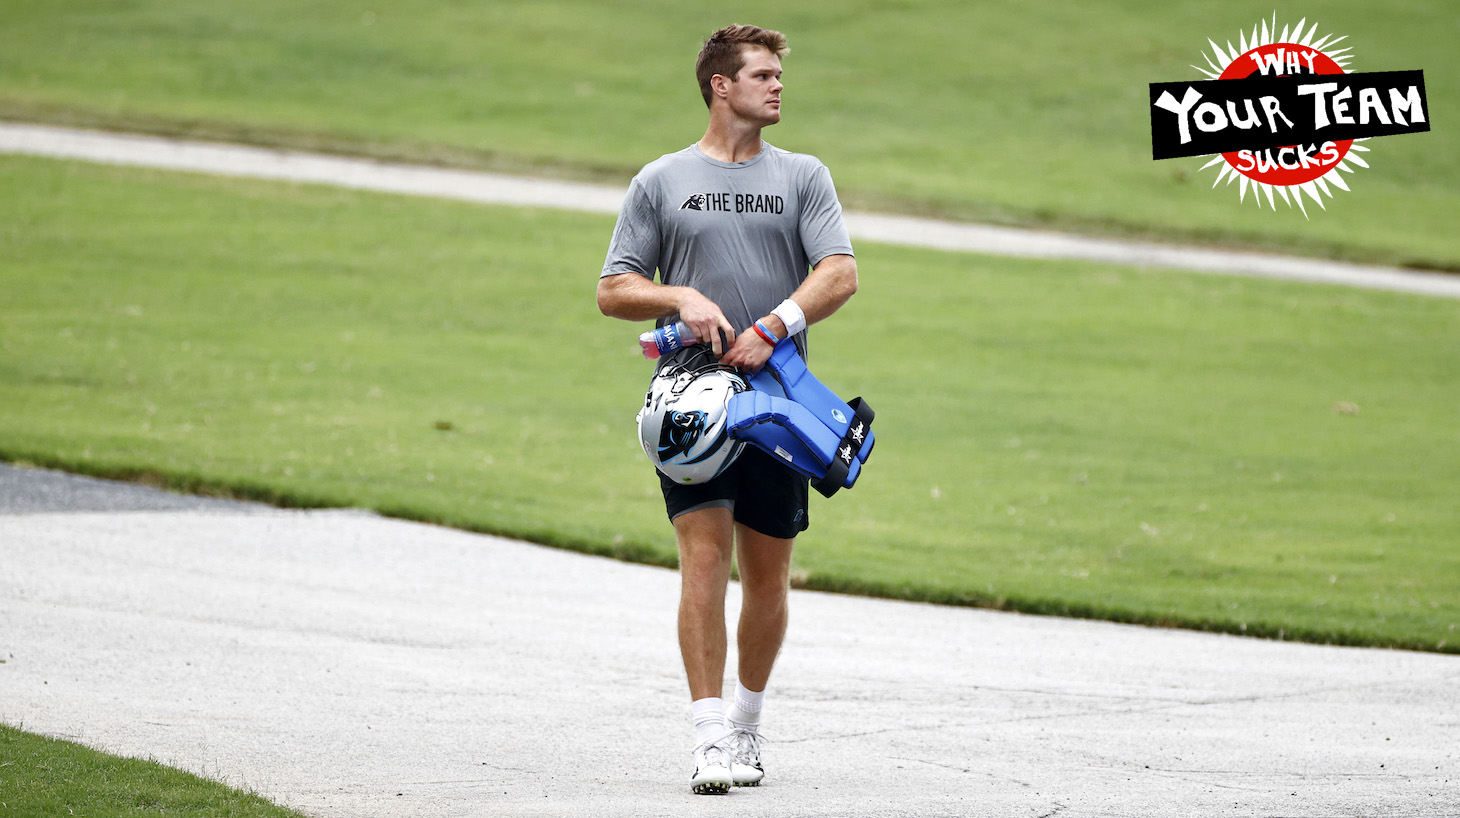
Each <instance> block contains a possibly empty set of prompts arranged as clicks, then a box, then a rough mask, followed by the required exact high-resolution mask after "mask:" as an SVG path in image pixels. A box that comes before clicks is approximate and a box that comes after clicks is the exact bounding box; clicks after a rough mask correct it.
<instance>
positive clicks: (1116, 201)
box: [0, 0, 1460, 269]
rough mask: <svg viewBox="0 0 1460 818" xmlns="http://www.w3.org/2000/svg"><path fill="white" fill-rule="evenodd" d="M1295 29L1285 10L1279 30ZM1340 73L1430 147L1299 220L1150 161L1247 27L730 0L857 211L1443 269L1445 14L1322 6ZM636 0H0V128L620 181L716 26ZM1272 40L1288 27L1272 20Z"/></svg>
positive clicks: (665, 135)
mask: <svg viewBox="0 0 1460 818" xmlns="http://www.w3.org/2000/svg"><path fill="white" fill-rule="evenodd" d="M1290 11H1292V12H1294V13H1301V12H1298V10H1297V9H1292V10H1290ZM1308 13H1309V15H1310V16H1309V18H1308V20H1309V24H1310V25H1311V24H1312V23H1315V22H1316V23H1318V24H1319V28H1320V35H1321V34H1322V33H1330V34H1334V35H1348V39H1347V40H1346V41H1345V42H1344V43H1343V45H1349V46H1352V47H1353V49H1354V52H1353V54H1354V63H1353V66H1352V68H1353V70H1358V71H1380V70H1399V69H1415V68H1418V69H1423V70H1424V72H1425V77H1426V80H1427V84H1428V87H1429V88H1430V89H1431V92H1430V95H1429V96H1430V102H1431V105H1432V112H1431V119H1432V121H1433V122H1434V124H1435V127H1434V130H1433V131H1432V132H1431V133H1427V134H1415V135H1408V136H1397V137H1389V138H1384V139H1379V140H1376V141H1374V142H1372V143H1371V146H1372V147H1373V150H1372V151H1371V152H1370V153H1369V154H1368V155H1367V158H1368V160H1369V163H1370V165H1371V168H1370V169H1368V170H1361V171H1359V172H1358V173H1357V174H1356V175H1354V176H1352V177H1349V181H1350V186H1351V187H1352V189H1353V192H1352V193H1347V194H1345V193H1340V194H1339V196H1338V198H1336V199H1332V200H1328V203H1327V210H1326V211H1321V210H1318V208H1317V207H1316V206H1315V205H1313V204H1312V203H1311V202H1310V203H1309V210H1310V214H1311V219H1305V218H1304V217H1303V215H1302V214H1301V213H1299V212H1298V211H1297V210H1296V209H1292V208H1289V207H1287V206H1285V205H1282V204H1281V203H1279V210H1278V212H1276V213H1274V212H1272V211H1270V210H1269V209H1267V208H1266V206H1265V204H1264V206H1263V207H1262V208H1261V209H1259V208H1258V207H1257V205H1256V204H1254V202H1253V200H1252V199H1251V198H1250V197H1249V198H1248V200H1247V201H1246V203H1245V204H1240V203H1239V202H1238V201H1237V190H1236V188H1235V187H1224V188H1223V189H1221V190H1218V191H1214V190H1211V189H1210V187H1211V183H1212V181H1213V180H1214V179H1215V171H1213V170H1207V171H1203V172H1200V173H1198V172H1197V171H1198V168H1200V166H1201V164H1202V162H1201V161H1200V160H1197V159H1186V160H1169V161H1164V162H1154V161H1152V160H1151V159H1150V135H1149V116H1148V113H1147V109H1146V106H1147V102H1148V100H1147V90H1146V89H1147V85H1148V84H1149V83H1151V82H1157V81H1175V80H1182V79H1192V80H1196V79H1200V78H1202V77H1201V75H1200V74H1198V73H1197V72H1196V71H1195V69H1193V68H1191V65H1192V64H1197V65H1204V64H1205V63H1204V62H1203V60H1202V58H1201V53H1202V52H1203V51H1205V50H1207V48H1208V46H1207V39H1208V38H1213V39H1216V40H1217V41H1218V42H1222V43H1225V42H1226V41H1227V40H1232V41H1233V42H1234V43H1235V42H1236V40H1237V36H1238V31H1239V29H1240V30H1245V31H1250V30H1251V29H1252V28H1253V27H1254V26H1256V24H1257V23H1258V22H1259V20H1263V19H1271V17H1272V15H1273V6H1272V5H1271V4H1265V3H1257V2H1251V1H1250V0H1240V1H1239V2H1229V3H1213V2H1184V3H1175V4H1158V5H1152V4H1151V3H1148V2H1133V1H1132V0H1127V1H1126V2H1117V3H1101V4H1098V5H1091V6H1079V5H1078V4H1071V3H1069V2H1066V0H1033V1H1032V2H1028V3H1020V4H990V3H982V4H971V3H963V2H956V0H939V1H937V2H918V3H912V2H880V1H879V2H872V1H871V0H867V1H865V2H851V3H848V2H839V1H835V2H834V0H813V1H812V2H805V3H798V4H795V5H794V6H787V5H785V4H773V3H764V2H750V3H748V4H742V5H740V6H737V7H736V9H735V11H734V14H733V16H734V17H736V18H737V19H739V20H741V21H758V22H759V23H760V24H762V25H767V26H771V27H778V28H781V29H783V30H785V31H786V32H787V33H788V35H789V36H790V38H791V43H792V54H791V56H790V57H789V58H788V60H787V63H786V67H787V75H786V82H787V92H786V120H785V121H784V122H783V123H782V124H781V125H779V126H777V127H776V128H775V129H774V130H773V131H772V132H770V134H769V138H770V139H771V140H772V141H773V142H776V143H778V144H781V145H782V146H784V147H788V148H792V149H794V150H798V151H806V152H810V153H815V154H817V155H819V156H820V157H821V158H822V159H824V160H825V161H826V162H827V163H828V165H829V166H830V167H831V168H832V170H833V172H834V173H835V175H836V179H837V182H838V185H839V187H840V189H841V191H842V195H843V199H844V201H846V202H847V203H848V205H849V206H852V207H857V208H863V209H866V208H876V209H894V210H900V211H907V212H917V213H932V214H938V215H945V216H951V217H955V218H973V219H978V220H985V221H994V222H1001V223H1012V224H1033V225H1053V226H1057V227H1061V228H1070V229H1078V230H1087V231H1096V232H1113V233H1119V234H1130V235H1140V236H1147V237H1153V238H1157V239H1162V240H1186V241H1202V242H1217V243H1224V244H1237V245H1250V246H1257V247H1263V248H1268V249H1272V250H1277V251H1281V252H1296V253H1300V254H1314V255H1333V256H1340V257H1345V258H1353V259H1360V260H1368V261H1384V262H1392V263H1414V264H1421V265H1428V266H1438V267H1443V268H1449V269H1457V268H1460V242H1456V241H1455V239H1454V237H1453V236H1454V230H1453V225H1454V224H1455V223H1456V222H1457V221H1460V130H1457V129H1456V128H1454V127H1453V123H1455V122H1457V121H1460V98H1457V97H1456V96H1455V95H1454V94H1449V93H1445V91H1444V89H1447V88H1454V87H1456V86H1457V85H1460V57H1457V56H1456V52H1455V49H1454V47H1453V43H1454V41H1455V39H1456V37H1457V35H1460V15H1456V14H1455V13H1454V7H1453V4H1452V3H1449V2H1445V0H1411V2H1402V3H1391V4H1374V3H1370V2H1364V0H1338V1H1337V2H1330V3H1324V4H1323V6H1322V8H1321V9H1313V10H1311V11H1309V12H1308ZM727 14H729V12H726V11H724V10H722V9H720V8H718V7H716V8H711V7H707V6H703V5H696V4H686V3H681V2H673V1H672V0H652V1H651V2H640V3H603V2H588V0H553V1H552V2H540V3H518V4H512V3H491V4H482V3H467V2H454V3H439V2H424V1H423V0H405V1H404V2H398V3H394V4H390V5H388V6H380V7H365V6H361V5H359V4H357V3H347V2H343V0H321V2H316V3H310V4H308V7H307V8H301V7H299V5H298V4H295V3H285V2H280V0H260V2H256V3H250V4H247V5H244V4H240V3H238V2H236V1H235V0H188V1H187V2H184V1H183V0H141V1H139V2H130V3H125V4H117V3H109V2H97V0H77V1H76V2H68V3H64V4H56V3H42V2H34V0H30V2H11V3H8V4H7V5H6V7H5V9H4V10H3V11H0V117H5V118H12V119H25V120H37V119H40V120H47V121H53V122H63V123H79V124H87V125H97V126H103V127H114V128H122V129H131V130H150V131H157V132H164V133H186V134H195V135H202V136H209V137H217V138H223V139H230V140H234V139H236V140H243V141H254V142H266V143H270V144H279V145H291V146H303V147H324V148H329V149H336V150H343V151H348V152H353V153H366V154H371V155H377V156H388V157H403V158H409V159H416V160H426V161H438V162H445V163H451V164H466V165H474V166H489V167H496V168H505V169H509V170H516V171H527V172H545V173H554V174H560V175H569V176H575V177H586V178H595V179H610V180H614V181H619V182H623V181H626V180H627V179H628V177H629V176H630V175H631V174H632V173H633V172H634V171H635V170H637V169H638V168H639V167H640V166H641V165H643V164H644V163H645V162H646V161H648V160H649V159H651V158H653V157H655V156H657V155H659V154H660V153H665V152H669V151H672V150H677V149H679V148H681V147H683V146H684V145H686V144H688V143H689V142H691V141H693V140H694V139H695V138H697V137H698V136H699V135H700V133H701V132H702V131H703V128H704V109H703V106H702V103H701V101H700V99H699V96H698V90H697V89H696V87H695V85H694V82H693V76H692V65H693V59H694V54H695V52H696V50H697V49H698V47H699V44H700V42H701V41H702V39H703V38H704V37H705V36H706V35H707V34H708V33H709V32H710V31H711V30H713V29H715V28H717V27H719V26H721V25H724V24H725V23H727V22H731V19H730V18H729V17H727ZM1278 22H1279V25H1280V26H1283V25H1291V24H1295V23H1297V22H1298V20H1297V19H1296V17H1294V18H1291V19H1283V18H1281V17H1280V18H1279V21H1278Z"/></svg>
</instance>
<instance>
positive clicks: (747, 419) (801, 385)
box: [727, 342, 876, 497]
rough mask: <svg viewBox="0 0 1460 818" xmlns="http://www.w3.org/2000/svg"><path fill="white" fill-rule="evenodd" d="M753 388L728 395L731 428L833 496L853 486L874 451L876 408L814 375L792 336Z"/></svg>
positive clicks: (753, 382) (756, 377) (752, 383)
mask: <svg viewBox="0 0 1460 818" xmlns="http://www.w3.org/2000/svg"><path fill="white" fill-rule="evenodd" d="M750 386H751V389H752V391H749V392H742V393H740V394H738V395H736V396H735V397H733V398H731V399H730V405H729V407H728V409H729V414H728V417H727V426H728V427H729V430H730V434H731V435H732V436H734V437H736V438H739V439H741V440H744V441H746V442H748V443H750V444H752V445H754V446H756V447H758V448H760V449H762V450H764V451H765V452H767V453H769V454H772V455H775V456H777V457H779V458H781V459H782V460H784V461H785V462H786V464H787V465H789V466H790V467H791V468H793V469H795V470H796V471H798V472H800V473H801V474H803V475H805V476H807V477H808V478H810V479H811V481H812V484H813V485H814V486H816V490H817V491H819V492H821V493H822V494H823V495H825V496H827V497H830V496H831V495H833V494H835V493H836V492H837V490H838V489H841V488H851V487H852V485H853V484H855V483H856V482H857V478H858V477H859V476H860V475H861V472H862V464H863V463H865V462H866V460H867V456H868V455H870V454H871V453H872V447H873V445H875V443H876V438H875V436H874V435H873V434H872V428H871V427H872V419H873V417H874V416H875V413H874V412H873V411H872V407H870V406H868V405H867V404H866V402H865V401H863V400H862V399H861V398H855V399H853V400H852V402H851V403H850V404H848V403H846V402H844V401H842V399H841V398H838V397H837V396H836V395H835V394H834V393H833V392H832V391H831V390H830V389H827V388H826V387H825V386H823V385H822V383H821V382H820V381H818V380H816V377H815V376H814V375H812V374H811V371H810V370H808V369H807V368H806V363H805V362H804V361H802V360H801V356H800V355H798V354H797V353H796V346H795V344H793V343H790V342H782V343H780V344H778V345H776V349H775V351H774V352H773V353H771V359H770V361H769V362H767V364H766V366H765V368H764V369H762V370H761V371H760V372H758V373H756V374H755V375H753V376H752V377H751V378H750Z"/></svg>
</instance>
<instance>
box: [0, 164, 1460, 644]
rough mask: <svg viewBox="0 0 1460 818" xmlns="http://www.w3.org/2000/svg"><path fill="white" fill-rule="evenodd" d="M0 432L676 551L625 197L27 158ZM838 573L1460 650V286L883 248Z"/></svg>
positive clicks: (860, 326)
mask: <svg viewBox="0 0 1460 818" xmlns="http://www.w3.org/2000/svg"><path fill="white" fill-rule="evenodd" d="M0 176H3V183H4V184H5V186H6V189H7V190H12V191H17V192H19V193H18V194H17V195H15V196H10V197H6V198H5V199H4V200H3V202H0V225H3V226H0V231H3V240H4V242H5V244H6V246H7V247H8V248H11V249H10V251H9V256H8V258H7V261H6V263H5V265H4V267H3V268H0V285H3V287H4V290H5V292H7V293H8V294H11V297H8V298H7V299H5V301H4V302H3V304H0V320H3V321H4V325H5V327H6V332H5V334H4V340H3V348H0V352H3V355H0V394H3V395H4V399H5V404H6V407H7V410H6V412H4V413H0V453H3V454H4V455H5V456H6V457H8V458H11V459H20V460H28V461H32V462H37V463H44V464H48V465H56V466H61V467H65V468H70V469H74V470H78V471H85V472H90V473H96V474H110V475H139V474H151V475H156V476H158V479H161V480H163V481H165V482H168V483H170V484H173V485H176V486H181V487H185V488H190V489H207V490H219V491H229V492H235V493H238V494H241V495H244V496H253V497H263V498H265V499H271V500H274V501H276V502H285V503H296V504H321V505H355V506H363V507H368V508H375V509H379V510H382V511H385V512H386V513H390V514H396V515H399V516H404V517H410V518H413V519H420V520H428V521H433V522H441V523H446V524H450V525H455V526H460V527H463V528H468V529H473V530H482V531H492V532H497V533H504V534H509V535H513V536H519V537H525V538H528V539H532V540H536V541H539V542H545V543H549V544H554V545H560V546H566V547H572V548H577V549H581V550H585V551H591V552H595V553H605V554H613V555H617V556H622V557H627V558H631V559H636V560H642V561H647V562H653V563H658V564H666V565H667V564H673V561H674V545H673V540H672V535H671V532H670V529H669V527H668V526H667V524H666V523H665V521H664V519H663V511H662V505H661V504H660V501H659V500H658V496H657V495H658V492H657V486H656V481H655V480H654V478H653V474H652V472H651V471H650V470H649V468H648V466H647V464H646V463H645V462H644V460H643V456H642V453H641V452H639V451H638V447H637V443H636V440H635V435H634V430H633V422H632V419H633V415H634V411H635V409H636V407H637V404H638V402H639V400H640V398H641V396H642V390H643V388H644V385H645V382H646V381H647V376H648V369H647V365H646V363H645V362H644V361H643V360H642V359H640V358H638V357H637V350H636V346H635V345H634V343H633V338H634V335H635V334H636V332H637V331H638V330H639V329H640V327H638V326H635V325H631V324H627V323H622V322H616V321H612V320H609V319H606V318H603V317H601V316H600V315H598V313H597V311H596V309H595V308H594V306H593V301H592V290H593V286H594V283H595V279H596V274H597V270H598V268H599V267H600V266H601V263H602V254H603V252H604V247H605V244H606V241H607V237H608V234H609V232H610V230H611V227H612V219H611V218H607V217H596V216H586V215H574V214H565V213H558V212H548V211H533V210H510V209H500V208H490V207H477V206H471V205H464V204H459V203H447V202H435V201H429V200H416V199H408V198H404V197H390V196H380V195H372V194H365V193H359V192H351V191H341V190H332V189H325V188H317V187H307V186H294V185H285V184H276V183H265V182H254V181H242V180H221V179H212V178H207V177H199V176H190V175H184V174H168V173H161V172H151V171H143V170H131V169H120V168H103V167H95V166H88V165H81V164H74V163H64V162H53V161H47V160H35V159H17V158H7V159H3V160H0ZM859 258H860V265H861V270H862V290H861V292H860V293H859V294H858V296H857V297H856V298H855V299H853V301H852V302H851V303H850V304H849V305H848V306H847V307H846V308H845V309H844V310H843V312H842V313H841V314H839V315H838V316H836V317H835V318H834V319H833V320H831V321H829V322H827V323H825V324H824V325H821V326H818V327H817V328H816V330H815V332H814V337H813V342H812V366H813V368H814V370H815V371H816V372H817V373H818V375H819V376H820V377H821V378H822V379H823V380H824V381H825V382H827V383H828V384H830V385H831V386H832V387H833V388H834V389H836V390H837V391H839V392H840V393H842V394H844V395H846V396H849V397H850V396H852V395H857V394H860V395H863V396H865V397H866V398H867V399H868V400H869V401H870V402H871V403H872V404H873V406H874V407H876V409H877V412H878V420H877V429H878V436H879V445H878V449H877V452H876V453H875V455H874V456H873V459H872V461H871V462H870V463H869V467H868V470H867V472H866V473H865V475H864V477H863V478H862V482H861V483H859V485H858V486H857V487H856V488H855V489H853V490H851V491H849V492H843V493H841V494H839V495H837V496H836V497H835V498H832V499H831V500H825V501H823V500H820V498H818V500H817V502H816V503H815V504H814V506H813V509H812V517H813V528H812V531H811V532H810V533H809V534H808V535H807V536H806V537H804V538H803V540H802V542H801V544H800V546H799V547H798V556H797V571H798V580H799V581H800V582H801V583H802V584H804V585H806V586H808V587H813V588H825V589H832V590H849V591H857V592H864V593H874V594H881V595H889V596H897V597H903V598H910V599H926V600H934V601H940V602H951V603H959V604H976V605H988V606H993V607H1002V608H1009V609H1017V610H1027V611H1037V612H1048V613H1061V614H1070V615H1078V616H1090V617H1100V618H1108V619H1115V620H1121V621H1133V622H1149V623H1164V624H1173V625H1181V626H1185V627H1195V628H1206V629H1214V630H1223V631H1232V632H1246V633H1249V634H1263V635H1272V636H1282V637H1284V638H1300V639H1309V640H1315V641H1332V642H1341V643H1348V644H1370V645H1390V646H1403V647H1412V648H1421V649H1429V650H1442V651H1453V650H1455V646H1456V639H1455V636H1454V627H1455V623H1457V622H1460V601H1457V599H1456V597H1455V595H1454V594H1453V589H1454V588H1455V587H1456V586H1457V580H1460V565H1457V556H1456V554H1455V553H1454V551H1453V549H1450V548H1448V544H1449V543H1453V542H1455V541H1456V534H1457V532H1456V525H1457V524H1456V520H1455V516H1454V515H1453V513H1452V509H1453V503H1452V502H1451V498H1452V496H1453V493H1454V489H1455V487H1456V486H1457V485H1460V465H1457V464H1460V457H1457V455H1460V432H1457V430H1456V426H1455V424H1454V422H1453V421H1454V407H1455V406H1456V405H1460V400H1457V399H1460V387H1457V386H1456V384H1455V383H1454V382H1453V378H1450V377H1449V373H1453V372H1454V371H1457V366H1460V360H1457V358H1460V352H1457V345H1456V344H1455V343H1454V341H1455V340H1456V338H1457V337H1460V305H1456V304H1454V303H1453V302H1451V301H1449V300H1441V299H1425V298H1419V297H1412V296H1404V295H1398V294H1388V293H1376V292H1362V291H1353V290H1346V289H1340V288H1327V287H1319V286H1312V285H1301V284H1284V283H1277V282H1268V281H1250V280H1240V279H1220V278H1211V277H1205V276H1200V275H1182V274H1175V273H1169V272H1162V271H1149V270H1137V269H1132V268H1123V267H1115V266H1103V265H1096V264H1081V263H1068V262H1041V261H1013V260H1007V259H992V258H987V257H980V256H973V255H960V254H950V253H938V252H932V251H913V250H906V249H899V248H890V247H885V246H878V245H870V244H869V245H865V246H861V247H859Z"/></svg>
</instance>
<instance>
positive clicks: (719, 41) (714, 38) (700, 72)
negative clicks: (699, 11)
mask: <svg viewBox="0 0 1460 818" xmlns="http://www.w3.org/2000/svg"><path fill="white" fill-rule="evenodd" d="M746 46H759V47H760V48H764V49H765V50H767V51H769V52H771V53H772V54H774V55H776V56H777V57H785V56H786V55H787V54H789V53H791V49H790V48H788V47H787V46H786V35H784V34H782V33H781V32H779V31H771V30H770V29H768V28H760V27H758V26H742V25H733V26H725V27H724V28H722V29H720V30H719V31H717V32H715V33H714V34H711V35H710V39H708V40H706V41H705V46H704V48H701V49H700V56H699V59H697V60H695V78H696V79H698V80H699V81H700V94H701V95H702V96H703V97H704V98H705V107H706V108H708V107H710V97H711V91H710V78H711V77H713V76H715V75H716V74H720V75H722V76H726V77H729V78H730V79H732V80H733V79H735V77H736V75H737V74H739V73H740V69H742V68H744V67H745V54H744V49H745V47H746Z"/></svg>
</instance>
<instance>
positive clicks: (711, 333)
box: [598, 273, 735, 356]
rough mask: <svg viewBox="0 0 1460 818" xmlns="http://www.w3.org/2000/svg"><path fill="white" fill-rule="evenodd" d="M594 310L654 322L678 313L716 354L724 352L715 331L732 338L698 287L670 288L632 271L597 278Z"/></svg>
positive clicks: (727, 323)
mask: <svg viewBox="0 0 1460 818" xmlns="http://www.w3.org/2000/svg"><path fill="white" fill-rule="evenodd" d="M598 309H599V311H601V312H602V313H603V314H604V315H607V316H609V317H610V318H622V319H624V320H626V321H655V320H658V319H660V318H668V317H669V316H671V315H678V316H679V320H681V321H683V322H684V323H686V324H688V325H689V328H690V331H691V332H693V333H694V334H695V337H696V338H700V339H705V338H708V339H710V345H711V346H712V347H714V350H715V355H716V356H720V355H723V354H724V353H725V349H724V348H723V347H722V346H721V344H720V332H717V330H720V331H723V332H724V333H725V337H726V338H727V339H730V340H732V341H733V340H734V338H735V327H733V326H731V325H730V321H729V320H728V319H726V318H725V314H724V313H723V312H721V311H720V308H719V307H718V306H716V305H715V302H713V301H711V300H710V299H708V298H706V297H705V296H704V295H702V294H701V293H700V292H699V290H696V289H693V288H691V287H670V286H667V285H664V284H659V283H657V282H654V281H650V280H649V279H647V278H645V277H643V276H641V275H636V274H634V273H624V274H621V275H612V276H604V277H603V278H600V279H598Z"/></svg>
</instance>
